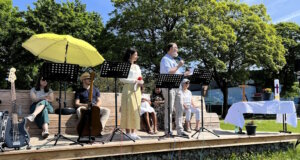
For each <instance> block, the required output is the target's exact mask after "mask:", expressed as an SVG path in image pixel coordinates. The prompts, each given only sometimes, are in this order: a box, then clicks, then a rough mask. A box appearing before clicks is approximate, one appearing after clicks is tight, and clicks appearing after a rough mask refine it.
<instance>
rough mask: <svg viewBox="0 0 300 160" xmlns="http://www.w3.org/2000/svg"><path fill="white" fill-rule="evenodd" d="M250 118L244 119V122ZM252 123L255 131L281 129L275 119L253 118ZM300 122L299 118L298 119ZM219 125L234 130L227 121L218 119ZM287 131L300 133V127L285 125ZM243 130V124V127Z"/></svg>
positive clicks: (275, 130)
mask: <svg viewBox="0 0 300 160" xmlns="http://www.w3.org/2000/svg"><path fill="white" fill-rule="evenodd" d="M249 121H251V120H246V122H245V124H246V123H247V122H249ZM253 121H254V124H255V125H256V126H257V128H256V131H265V132H278V131H280V130H282V123H276V120H264V119H254V120H253ZM298 124H300V120H298ZM220 127H221V129H223V130H234V127H235V126H234V125H232V124H229V123H224V120H220ZM287 129H288V131H291V132H292V133H300V127H296V128H294V127H292V126H290V125H287ZM243 130H244V131H245V126H244V127H243Z"/></svg>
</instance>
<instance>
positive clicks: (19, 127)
mask: <svg viewBox="0 0 300 160" xmlns="http://www.w3.org/2000/svg"><path fill="white" fill-rule="evenodd" d="M15 72H16V69H15V68H11V69H10V71H9V76H8V81H9V82H10V84H11V101H12V107H13V109H12V114H11V117H9V118H8V120H7V125H6V130H5V147H8V148H15V149H20V147H23V146H25V145H27V146H28V147H29V141H30V136H29V134H28V132H27V130H26V128H25V125H26V118H23V120H22V121H21V122H20V123H19V121H18V120H19V118H18V114H17V111H16V107H17V104H16V90H15V80H16V75H15Z"/></svg>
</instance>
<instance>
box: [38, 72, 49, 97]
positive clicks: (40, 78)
mask: <svg viewBox="0 0 300 160" xmlns="http://www.w3.org/2000/svg"><path fill="white" fill-rule="evenodd" d="M42 79H43V77H42V76H39V78H38V81H37V82H36V85H35V90H36V91H39V90H41V88H40V86H41V84H40V81H41V80H42ZM44 92H45V93H47V92H49V87H48V83H47V85H46V86H45V88H44Z"/></svg>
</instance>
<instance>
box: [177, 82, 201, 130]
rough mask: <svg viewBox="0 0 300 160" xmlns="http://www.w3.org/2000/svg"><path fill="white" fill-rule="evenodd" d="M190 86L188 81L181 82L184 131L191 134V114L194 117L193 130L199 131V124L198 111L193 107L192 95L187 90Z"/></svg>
mask: <svg viewBox="0 0 300 160" xmlns="http://www.w3.org/2000/svg"><path fill="white" fill-rule="evenodd" d="M189 86H190V80H188V79H183V81H182V82H181V87H182V99H183V107H184V111H185V124H186V131H187V132H189V133H190V132H191V128H190V121H191V114H192V113H194V114H195V116H196V128H195V130H196V131H197V130H199V124H200V109H199V108H198V107H197V106H195V105H194V102H193V99H192V97H193V95H192V92H191V91H190V90H188V88H189Z"/></svg>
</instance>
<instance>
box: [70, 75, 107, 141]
mask: <svg viewBox="0 0 300 160" xmlns="http://www.w3.org/2000/svg"><path fill="white" fill-rule="evenodd" d="M80 81H81V82H82V88H80V89H79V90H77V91H76V93H75V105H76V107H78V108H77V110H76V113H77V116H78V118H80V117H81V110H82V109H86V108H87V107H88V102H89V89H90V85H91V78H90V74H89V73H88V72H84V73H83V74H82V75H81V76H80ZM92 104H93V106H98V107H100V122H101V124H102V130H104V127H105V124H106V122H107V120H108V118H109V113H110V110H109V109H108V108H105V107H101V98H100V91H99V89H98V88H96V87H95V86H94V87H93V96H92ZM99 135H100V136H101V133H99Z"/></svg>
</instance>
